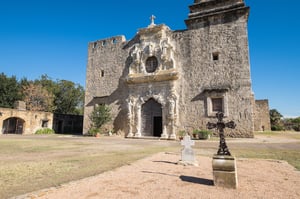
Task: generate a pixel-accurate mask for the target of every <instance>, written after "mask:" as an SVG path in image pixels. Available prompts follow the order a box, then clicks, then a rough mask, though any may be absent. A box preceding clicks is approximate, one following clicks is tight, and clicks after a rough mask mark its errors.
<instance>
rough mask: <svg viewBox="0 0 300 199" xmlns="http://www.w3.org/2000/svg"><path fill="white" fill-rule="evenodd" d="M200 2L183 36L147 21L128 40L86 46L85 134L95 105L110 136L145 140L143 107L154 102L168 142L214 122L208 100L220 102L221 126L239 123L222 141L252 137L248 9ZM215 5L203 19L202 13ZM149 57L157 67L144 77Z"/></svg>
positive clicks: (230, 1)
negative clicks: (107, 114)
mask: <svg viewBox="0 0 300 199" xmlns="http://www.w3.org/2000/svg"><path fill="white" fill-rule="evenodd" d="M205 2H206V1H203V2H202V1H200V2H198V1H195V4H194V5H192V6H191V7H190V9H191V13H190V15H189V18H188V19H187V20H186V24H187V27H188V29H187V30H184V31H171V30H170V29H169V28H168V27H167V26H165V25H155V24H154V23H151V24H150V25H149V26H148V27H147V28H143V29H140V30H139V31H138V33H137V35H136V36H135V37H134V38H133V39H132V40H130V41H125V37H124V36H118V37H112V38H109V39H105V40H100V41H96V42H92V43H90V44H89V49H88V66H87V79H86V97H85V102H86V106H85V114H84V133H87V131H88V129H89V127H90V121H89V117H88V116H89V114H90V113H91V112H92V110H93V108H94V106H95V105H96V104H107V105H109V106H110V107H111V108H112V114H113V121H112V125H114V130H115V131H117V130H122V131H124V132H125V135H126V136H127V137H132V136H134V137H140V136H143V132H142V127H143V126H144V125H145V124H144V123H143V121H145V118H144V117H145V116H142V115H141V111H142V110H141V109H142V106H143V104H145V103H146V102H147V101H148V100H149V99H154V100H155V101H156V102H157V103H159V104H160V105H161V107H162V120H163V129H162V135H161V137H162V138H166V139H174V138H176V133H177V132H178V131H179V130H187V131H190V132H191V131H192V130H193V129H196V128H197V129H205V128H206V124H207V122H209V121H210V122H215V121H216V118H215V112H214V111H213V110H212V107H213V105H212V101H213V99H215V98H219V99H221V100H222V111H223V112H224V114H225V117H226V118H225V120H226V119H228V120H234V121H235V122H236V123H237V127H236V129H235V130H229V131H227V132H226V133H227V135H229V136H232V137H253V126H254V119H253V110H254V104H253V102H254V98H253V94H252V89H251V78H250V66H249V52H248V33H247V20H248V12H249V9H248V7H245V5H244V3H243V2H242V1H240V0H226V1H222V2H221V1H219V0H214V1H207V3H205ZM198 4H199V5H198ZM200 4H201V5H200ZM199 6H200V7H199ZM214 6H215V10H213V9H209V12H211V13H210V14H209V15H208V14H207V11H205V8H211V7H214ZM152 57H155V59H156V60H157V62H158V64H157V66H156V67H157V68H156V69H155V71H154V72H149V71H147V60H148V58H152ZM148 134H149V133H148ZM148 134H147V135H148Z"/></svg>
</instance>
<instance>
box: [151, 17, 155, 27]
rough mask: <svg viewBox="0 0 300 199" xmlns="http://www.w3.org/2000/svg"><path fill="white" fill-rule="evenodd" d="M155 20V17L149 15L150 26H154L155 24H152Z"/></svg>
mask: <svg viewBox="0 0 300 199" xmlns="http://www.w3.org/2000/svg"><path fill="white" fill-rule="evenodd" d="M155 19H156V17H155V16H154V15H151V17H150V20H151V24H150V26H154V25H155V23H154V20H155Z"/></svg>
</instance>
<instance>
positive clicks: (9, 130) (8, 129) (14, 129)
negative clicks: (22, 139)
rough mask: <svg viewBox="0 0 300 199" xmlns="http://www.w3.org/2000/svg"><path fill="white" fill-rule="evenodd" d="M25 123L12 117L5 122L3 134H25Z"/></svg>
mask: <svg viewBox="0 0 300 199" xmlns="http://www.w3.org/2000/svg"><path fill="white" fill-rule="evenodd" d="M24 124H25V121H24V120H23V119H21V118H17V117H11V118H8V119H6V120H4V121H3V127H2V129H3V134H23V129H24Z"/></svg>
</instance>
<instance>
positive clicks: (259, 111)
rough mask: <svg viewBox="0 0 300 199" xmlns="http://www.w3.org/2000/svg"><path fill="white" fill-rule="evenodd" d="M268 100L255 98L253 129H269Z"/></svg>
mask: <svg viewBox="0 0 300 199" xmlns="http://www.w3.org/2000/svg"><path fill="white" fill-rule="evenodd" d="M269 110H270V108H269V101H268V100H267V99H264V100H255V111H254V120H255V121H254V131H271V121H270V114H269Z"/></svg>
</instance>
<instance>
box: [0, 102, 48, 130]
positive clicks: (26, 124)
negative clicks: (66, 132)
mask: <svg viewBox="0 0 300 199" xmlns="http://www.w3.org/2000/svg"><path fill="white" fill-rule="evenodd" d="M52 123H53V113H50V112H41V111H28V110H26V104H25V102H23V101H17V102H16V103H15V106H14V109H10V108H0V134H22V135H24V134H34V133H35V132H36V131H37V130H38V129H41V128H52Z"/></svg>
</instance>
